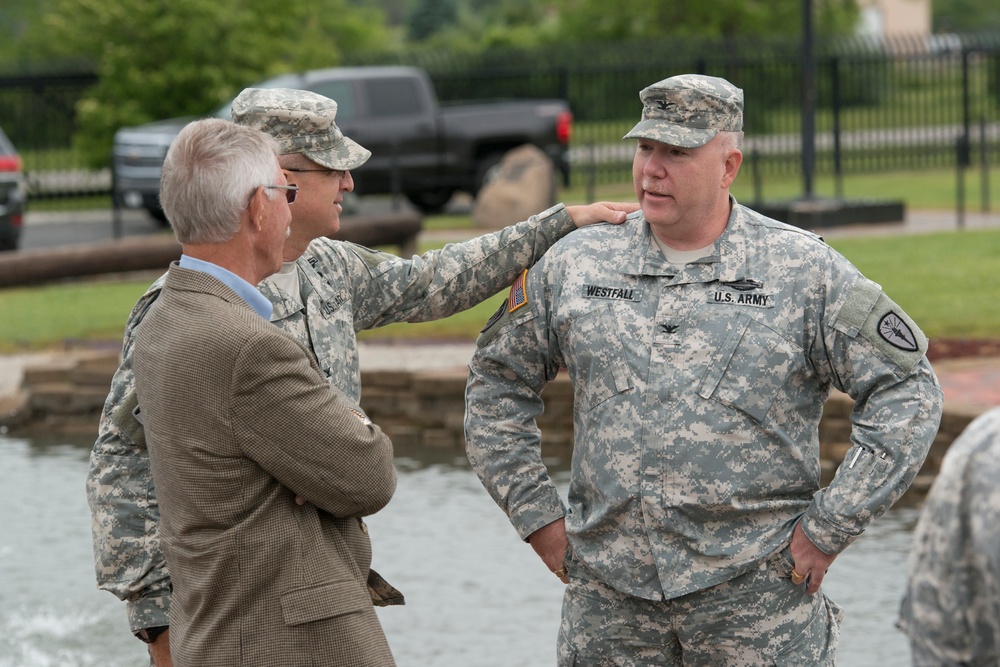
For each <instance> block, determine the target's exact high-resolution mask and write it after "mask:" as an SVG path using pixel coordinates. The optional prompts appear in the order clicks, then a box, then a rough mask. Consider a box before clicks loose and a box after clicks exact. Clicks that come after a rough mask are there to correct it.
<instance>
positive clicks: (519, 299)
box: [507, 269, 528, 313]
mask: <svg viewBox="0 0 1000 667" xmlns="http://www.w3.org/2000/svg"><path fill="white" fill-rule="evenodd" d="M527 279H528V269H525V270H524V273H522V274H521V275H519V276H518V277H517V280H515V281H514V284H513V285H511V286H510V294H509V295H507V312H508V313H513V312H514V311H515V310H517V309H518V308H520V307H521V306H523V305H525V304H526V303H528V292H527V291H526V290H525V287H524V281H525V280H527Z"/></svg>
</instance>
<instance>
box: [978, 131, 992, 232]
mask: <svg viewBox="0 0 1000 667" xmlns="http://www.w3.org/2000/svg"><path fill="white" fill-rule="evenodd" d="M986 141H987V139H986V117H985V116H982V115H980V116H979V169H980V179H981V180H980V188H979V201H980V207H981V208H982V211H983V213H989V212H990V163H989V159H990V158H989V151H988V150H987V146H986Z"/></svg>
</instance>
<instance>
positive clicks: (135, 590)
mask: <svg viewBox="0 0 1000 667" xmlns="http://www.w3.org/2000/svg"><path fill="white" fill-rule="evenodd" d="M232 112H233V121H234V122H235V123H236V124H238V125H245V126H248V127H252V128H255V129H258V130H262V131H264V132H265V133H267V134H268V135H270V136H271V137H273V138H274V139H275V140H276V141H277V144H278V153H279V156H278V161H279V163H280V164H281V167H282V170H283V174H284V177H285V178H286V179H287V182H288V183H289V184H290V185H291V186H295V187H297V188H298V190H297V198H296V199H295V204H294V206H292V207H291V214H292V221H291V226H290V236H289V237H288V239H287V240H286V241H285V245H284V251H283V252H284V260H285V263H284V264H283V265H282V266H281V268H280V270H279V271H278V273H276V274H274V275H273V276H271V277H270V278H267V279H266V280H264V281H263V282H261V283H260V285H259V286H258V287H259V289H260V292H261V293H262V294H263V295H264V297H266V299H267V300H268V301H269V302H270V303H271V304H272V306H273V310H272V312H271V314H270V320H271V322H272V323H273V324H275V325H276V326H278V327H279V328H281V329H283V330H284V331H286V332H288V333H289V334H291V335H292V336H293V337H295V338H296V339H297V340H298V341H299V342H300V343H301V344H302V345H303V346H305V347H306V348H307V349H309V350H310V351H311V354H312V356H313V357H314V358H315V359H316V362H317V363H318V364H319V367H320V369H321V371H322V373H323V374H324V376H325V377H326V378H327V380H328V381H329V383H330V384H331V385H332V386H333V387H335V388H337V389H339V390H340V391H342V392H343V393H344V394H345V395H346V396H347V397H349V398H350V399H352V400H354V401H359V400H360V396H361V371H360V365H359V356H358V346H357V339H356V337H355V334H356V333H357V332H359V331H362V330H364V329H371V328H375V327H379V326H383V325H385V324H390V323H393V322H423V321H429V320H434V319H438V318H442V317H447V316H449V315H452V314H454V313H456V312H459V311H462V310H465V309H466V308H469V307H471V306H473V305H475V304H477V303H479V302H480V301H482V300H483V299H486V298H488V297H491V296H493V295H494V294H496V293H497V292H499V291H500V290H502V289H504V288H505V287H506V286H508V285H509V284H510V282H511V281H512V280H513V279H514V277H515V276H516V275H517V274H518V273H520V272H521V271H523V270H524V268H525V267H527V266H530V265H531V264H533V263H534V262H535V261H536V260H537V259H538V258H539V257H541V256H542V254H543V253H544V252H545V251H546V250H547V249H548V248H549V247H550V246H551V245H552V244H553V243H554V242H555V241H557V240H558V239H559V238H561V237H563V236H565V235H566V234H569V233H570V232H572V231H573V230H574V229H576V227H577V226H579V225H586V224H590V223H594V222H598V221H603V220H611V221H614V222H621V221H622V220H624V218H625V212H626V211H632V210H635V209H636V208H637V206H636V205H635V204H615V203H608V204H606V203H596V204H591V205H588V206H562V205H559V206H555V207H553V208H552V209H549V210H547V211H544V212H542V213H540V214H539V215H537V216H533V217H532V218H530V219H529V220H527V221H524V222H520V223H518V224H515V225H511V226H510V227H507V228H505V229H502V230H500V231H498V232H495V233H492V234H487V235H484V236H481V237H478V238H475V239H472V240H470V241H466V242H464V243H453V244H449V245H447V246H445V247H444V248H442V249H440V250H432V251H428V252H426V253H424V254H422V255H420V256H414V257H412V258H401V257H397V256H395V255H392V254H389V253H384V252H378V251H375V250H371V249H369V248H365V247H362V246H359V245H356V244H353V243H346V242H343V241H334V240H331V239H330V238H328V236H329V235H330V234H333V233H335V232H336V231H337V230H338V229H339V226H340V215H341V213H342V208H343V199H344V195H345V193H348V192H351V191H352V190H353V189H354V181H353V178H352V176H351V170H352V169H356V168H358V167H360V166H361V165H363V164H364V163H365V161H366V160H368V158H369V156H370V153H369V151H368V150H367V149H365V148H363V147H362V146H359V145H358V144H357V143H356V142H354V141H353V140H351V139H350V138H349V137H346V136H345V135H344V134H343V132H341V131H340V128H339V127H338V126H337V123H336V115H337V103H336V101H334V100H332V99H330V98H328V97H324V96H322V95H319V94H316V93H313V92H309V91H303V90H293V89H284V88H276V89H258V88H249V89H246V90H244V91H243V92H242V93H240V95H239V96H237V98H236V99H235V100H234V102H233V105H232ZM162 286H163V279H162V278H161V279H159V280H157V281H156V282H154V283H153V285H152V286H151V287H150V288H149V290H148V291H147V292H146V294H144V295H143V296H142V297H141V298H140V299H139V302H138V303H137V304H136V306H135V308H134V309H133V311H132V314H131V315H130V316H129V320H128V323H127V324H126V327H125V336H124V345H123V348H122V363H121V366H120V367H119V369H118V372H117V373H116V374H115V377H114V379H113V380H112V385H111V391H110V393H109V394H108V398H107V401H106V402H105V405H104V412H103V413H102V416H101V422H100V430H99V433H98V437H97V440H96V442H95V443H94V449H93V452H92V453H91V458H90V472H89V475H88V478H87V497H88V501H89V503H90V508H91V515H92V532H93V541H94V562H95V570H96V574H97V582H98V587H99V588H101V589H104V590H108V591H111V592H112V593H114V594H115V595H116V596H117V597H119V598H120V599H122V600H125V601H126V602H127V610H128V617H129V626H130V628H131V630H132V632H133V633H135V635H136V637H138V638H139V639H140V640H142V641H143V642H146V643H147V644H149V649H150V656H151V659H152V660H153V661H154V662H155V664H156V665H160V666H161V667H162V666H164V665H167V666H168V667H169V664H170V656H169V651H168V642H169V629H168V628H169V623H168V612H169V608H170V600H171V591H172V586H171V584H172V581H171V577H170V573H169V571H168V569H167V567H166V562H165V560H164V557H163V553H162V550H161V548H160V540H159V530H158V529H159V519H160V512H159V505H158V502H157V494H156V489H155V487H154V484H153V479H152V476H151V475H150V471H149V458H148V455H147V452H146V447H145V433H144V430H143V426H142V424H141V423H140V422H139V421H138V420H137V419H136V410H137V409H138V401H137V397H136V393H135V390H134V377H133V368H132V364H133V362H132V353H133V339H134V336H135V334H136V332H137V331H138V330H139V328H140V326H141V324H142V321H143V319H144V317H145V316H146V314H147V313H148V312H150V310H151V308H152V306H153V305H154V303H155V301H156V300H157V298H158V296H159V294H160V291H161V288H162ZM368 587H369V593H370V595H371V598H372V603H373V604H375V605H379V606H382V605H397V604H402V602H403V596H402V595H401V594H400V593H399V591H397V590H396V589H395V588H394V587H392V586H390V585H389V584H388V583H387V582H386V581H385V580H384V579H383V578H382V577H381V576H379V575H378V574H377V573H376V572H374V571H369V572H368Z"/></svg>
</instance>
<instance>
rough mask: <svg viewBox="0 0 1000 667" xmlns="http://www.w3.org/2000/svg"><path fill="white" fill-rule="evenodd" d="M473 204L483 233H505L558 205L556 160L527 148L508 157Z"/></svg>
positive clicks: (524, 147) (473, 212)
mask: <svg viewBox="0 0 1000 667" xmlns="http://www.w3.org/2000/svg"><path fill="white" fill-rule="evenodd" d="M497 166H498V167H499V169H497V171H496V173H495V174H494V175H493V176H492V177H491V178H490V179H489V180H487V182H486V184H485V185H483V188H482V189H481V190H480V191H479V194H478V196H477V197H476V200H475V202H474V204H473V210H472V219H473V221H474V222H475V224H476V226H477V227H479V228H483V229H501V228H503V227H506V226H507V225H511V224H513V223H515V222H520V221H521V220H527V219H528V218H529V217H530V216H532V215H534V214H536V213H538V212H539V211H544V210H545V209H547V208H548V207H550V206H552V205H553V204H554V203H555V190H556V182H555V176H554V173H553V166H552V160H551V159H550V158H549V156H547V155H546V154H545V153H543V152H542V150H541V149H539V148H538V147H537V146H532V145H530V144H526V145H524V146H520V147H518V148H514V149H512V150H510V151H508V152H507V154H506V155H504V157H503V160H501V161H500V164H499V165H497Z"/></svg>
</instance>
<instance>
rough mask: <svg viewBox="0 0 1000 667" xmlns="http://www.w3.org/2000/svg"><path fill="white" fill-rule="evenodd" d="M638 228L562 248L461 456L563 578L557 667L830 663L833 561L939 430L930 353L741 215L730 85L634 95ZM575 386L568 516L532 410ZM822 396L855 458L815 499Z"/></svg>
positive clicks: (837, 270)
mask: <svg viewBox="0 0 1000 667" xmlns="http://www.w3.org/2000/svg"><path fill="white" fill-rule="evenodd" d="M640 99H641V101H642V117H641V120H640V121H639V122H638V123H637V124H636V126H635V127H634V128H633V129H632V130H631V131H630V132H629V133H628V134H627V135H626V137H625V138H627V139H634V140H635V145H636V150H635V156H634V159H633V163H632V165H633V166H632V177H633V186H634V189H635V194H636V197H637V198H638V200H639V204H640V206H641V209H642V210H641V212H640V213H637V214H635V215H630V216H629V218H628V220H626V222H625V224H624V225H623V227H624V229H612V228H610V227H608V226H604V225H598V226H594V227H590V228H588V229H586V230H583V231H581V232H578V233H576V234H573V235H572V236H570V237H567V238H565V239H563V240H561V241H559V242H558V243H557V244H556V245H555V246H554V247H553V248H552V249H551V250H550V251H549V252H548V253H546V255H545V256H544V257H543V258H542V259H541V260H540V261H539V262H538V264H536V265H535V266H534V267H532V268H531V269H529V270H528V271H526V272H525V273H524V274H522V276H521V277H519V278H518V280H517V282H516V283H515V285H514V286H513V288H512V289H511V292H510V296H509V298H508V300H507V303H505V304H504V305H503V307H502V308H501V309H500V311H499V312H497V314H496V315H494V318H493V319H492V320H491V321H490V324H489V325H488V326H487V328H486V329H485V330H484V332H483V333H482V334H481V335H480V337H479V341H478V349H477V351H476V354H475V356H474V358H473V361H472V364H471V367H470V374H469V382H468V387H467V392H466V401H467V410H466V426H465V431H466V441H467V448H468V455H469V459H470V461H471V462H472V465H473V467H474V468H475V470H476V472H477V473H478V474H479V476H480V478H481V479H482V481H483V484H484V485H485V486H486V488H487V490H488V491H489V492H490V494H491V495H492V496H493V498H494V500H495V501H496V502H497V503H498V504H499V505H500V507H501V508H502V509H503V510H504V512H505V513H506V514H507V516H508V517H509V519H510V521H511V523H512V524H513V525H514V528H515V529H516V530H517V533H518V535H519V536H520V537H521V538H522V539H524V540H526V541H527V542H529V543H530V544H531V546H532V547H533V548H534V550H535V551H536V552H537V553H538V555H539V556H540V558H541V559H542V561H543V562H544V563H545V566H546V567H548V568H549V569H550V570H551V571H553V572H554V573H555V575H556V576H557V577H559V578H560V579H561V580H563V581H564V582H566V583H568V587H567V588H566V592H565V596H564V598H563V612H562V625H561V628H560V632H559V643H558V652H559V664H560V665H562V666H564V667H569V666H570V665H579V664H588V665H589V664H602V665H603V664H615V665H652V664H655V665H676V666H678V667H679V666H681V665H684V666H685V667H691V666H694V665H699V666H705V667H708V666H712V667H737V666H739V667H746V666H750V665H774V664H788V665H810V666H819V665H833V664H834V659H835V657H834V656H835V649H836V644H837V639H838V636H839V619H840V617H841V611H840V608H839V607H837V605H835V604H834V603H833V602H832V601H831V600H829V599H828V598H826V596H825V595H822V594H817V593H819V591H820V585H821V584H822V582H823V578H824V577H825V576H826V572H827V568H829V567H830V565H831V564H832V563H833V561H834V559H835V558H836V556H837V554H839V553H840V552H842V551H843V550H844V549H846V548H847V546H848V545H849V544H850V543H851V542H852V541H853V540H854V539H856V538H857V536H858V535H860V534H861V532H862V531H864V529H865V528H866V527H867V526H868V524H869V523H871V521H873V520H874V519H876V518H877V517H878V516H879V515H881V514H882V513H883V512H884V511H885V510H886V509H887V508H888V507H890V506H891V505H892V504H893V503H894V502H895V501H896V500H897V499H898V498H899V497H900V496H901V495H902V494H903V492H904V491H905V490H906V488H907V486H908V485H909V483H910V482H911V481H912V479H913V477H914V475H916V473H917V471H918V469H919V468H920V465H921V463H922V462H923V460H924V457H925V456H926V453H927V449H928V448H929V446H930V444H931V442H932V440H933V438H934V435H935V433H936V431H937V426H938V422H939V420H940V416H941V400H942V399H941V391H940V388H939V387H938V383H937V379H936V378H935V376H934V373H933V372H932V371H931V367H930V365H929V363H928V362H927V358H926V356H925V352H926V349H927V340H926V338H925V337H924V336H923V334H922V333H921V332H920V330H919V329H918V328H917V326H916V324H914V323H913V321H912V320H910V318H908V317H907V316H906V314H905V313H904V312H903V310H902V309H901V308H900V307H899V306H898V305H896V304H895V303H893V302H892V301H891V300H890V299H889V297H887V296H886V295H885V294H884V293H883V292H882V289H881V288H880V287H879V286H878V285H876V284H875V283H873V282H871V281H870V280H867V279H866V278H865V277H864V276H862V275H861V273H860V272H859V271H858V270H857V269H856V268H855V267H854V266H852V265H851V264H850V262H848V261H847V260H846V259H845V258H844V257H842V256H841V255H839V254H838V253H837V252H835V251H834V250H832V249H831V248H830V247H828V246H827V245H826V244H824V243H823V241H822V239H820V238H819V237H817V236H815V235H814V234H811V233H809V232H806V231H803V230H801V229H796V228H794V227H790V226H788V225H785V224H782V223H780V222H777V221H775V220H770V219H768V218H765V217H764V216H762V215H760V214H758V213H756V212H754V211H752V210H750V209H748V208H745V207H743V206H740V205H739V204H738V203H737V202H736V201H735V199H733V197H732V196H731V195H730V194H729V187H730V185H731V184H732V182H733V180H734V179H735V178H736V175H737V173H738V172H739V168H740V165H741V163H742V154H741V153H740V150H739V145H740V142H741V139H742V125H743V122H742V121H743V91H742V90H740V89H739V88H737V87H736V86H734V85H732V84H731V83H730V82H728V81H726V80H724V79H720V78H716V77H711V76H703V75H689V74H688V75H679V76H673V77H670V78H668V79H664V80H663V81H660V82H658V83H655V84H653V85H651V86H649V87H647V88H645V89H644V90H643V91H642V92H641V93H640ZM561 368H566V369H567V370H568V372H569V378H570V380H571V382H572V385H573V392H574V394H573V397H574V430H573V432H574V442H573V454H572V474H571V479H570V483H569V490H568V498H567V499H566V501H564V500H563V499H562V498H561V497H560V495H559V493H558V491H557V489H556V486H555V485H554V484H553V483H552V481H551V479H550V478H549V476H548V473H547V470H546V466H545V464H544V462H543V458H542V456H541V439H542V434H541V433H540V432H539V431H538V429H537V427H536V425H535V421H534V420H535V417H536V415H538V414H539V413H540V412H541V410H542V407H543V400H542V394H541V392H542V389H543V388H544V387H545V385H546V383H548V382H549V381H550V380H552V379H553V378H554V377H555V376H556V374H557V373H558V372H559V371H560V369H561ZM832 387H836V388H837V389H840V390H841V391H844V392H847V393H848V394H850V395H851V396H852V397H853V398H854V399H855V400H856V401H857V404H856V407H855V409H854V413H853V415H852V421H853V424H854V428H853V431H852V434H851V439H852V443H853V447H852V448H851V450H850V451H849V452H848V456H847V459H846V461H845V463H844V464H843V465H841V466H840V469H839V470H838V472H837V475H836V477H835V478H834V480H833V482H831V483H830V484H829V486H827V487H826V488H822V487H821V486H820V469H821V467H820V447H819V435H818V426H819V422H820V417H821V415H822V411H823V405H824V402H825V401H826V398H827V396H828V394H829V392H830V389H831V388H832Z"/></svg>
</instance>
